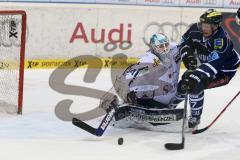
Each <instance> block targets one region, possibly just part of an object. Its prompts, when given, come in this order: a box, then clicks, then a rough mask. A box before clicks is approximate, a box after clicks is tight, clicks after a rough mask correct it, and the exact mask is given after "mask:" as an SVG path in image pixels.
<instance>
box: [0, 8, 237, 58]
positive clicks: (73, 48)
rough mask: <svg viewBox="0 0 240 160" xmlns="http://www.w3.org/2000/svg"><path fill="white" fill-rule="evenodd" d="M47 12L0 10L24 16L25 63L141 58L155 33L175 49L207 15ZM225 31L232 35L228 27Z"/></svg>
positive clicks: (138, 11)
mask: <svg viewBox="0 0 240 160" xmlns="http://www.w3.org/2000/svg"><path fill="white" fill-rule="evenodd" d="M46 6H47V5H46V4H43V5H41V6H40V5H37V4H31V5H29V6H25V5H19V6H13V5H11V6H5V7H3V6H0V9H1V10H5V9H8V10H10V9H16V8H18V9H23V10H25V11H26V13H27V40H26V59H30V60H31V59H65V58H73V57H76V56H80V55H92V56H97V57H100V58H104V57H112V56H114V55H117V54H125V55H127V56H128V57H140V56H141V55H143V54H144V53H145V52H146V51H147V50H148V49H149V46H148V43H149V39H150V37H151V36H152V35H153V34H154V33H157V32H162V33H165V34H166V35H167V36H168V37H169V39H170V40H171V41H173V42H177V43H178V42H180V40H181V36H182V35H183V34H184V33H185V31H186V30H187V29H188V27H189V25H191V24H192V23H195V22H198V21H199V16H200V15H201V14H202V13H203V12H204V11H205V10H206V8H198V9H196V8H177V7H150V6H148V7H134V6H132V7H126V6H120V5H119V6H111V7H110V6H103V5H91V7H89V6H87V5H76V4H74V5H67V6H66V5H61V4H59V5H56V4H55V5H53V6H51V7H49V6H47V7H46ZM232 11H234V12H235V9H234V10H232ZM232 13H233V12H232ZM232 23H233V22H232ZM230 25H232V24H230ZM228 30H229V31H232V30H231V28H230V27H228ZM235 32H238V30H237V28H236V27H235V29H234V31H232V35H233V36H235V37H236V38H237V36H236V33H235ZM237 34H238V33H237ZM236 38H235V39H236ZM0 40H1V41H2V39H0ZM0 43H5V42H0Z"/></svg>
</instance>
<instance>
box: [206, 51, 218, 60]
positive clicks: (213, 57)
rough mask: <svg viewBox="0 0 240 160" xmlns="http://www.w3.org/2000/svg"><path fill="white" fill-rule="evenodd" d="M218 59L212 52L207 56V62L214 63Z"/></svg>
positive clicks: (216, 54)
mask: <svg viewBox="0 0 240 160" xmlns="http://www.w3.org/2000/svg"><path fill="white" fill-rule="evenodd" d="M218 58H219V55H218V53H217V52H215V51H213V52H211V54H210V55H209V56H208V62H211V61H215V60H217V59H218Z"/></svg>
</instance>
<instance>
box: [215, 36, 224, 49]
mask: <svg viewBox="0 0 240 160" xmlns="http://www.w3.org/2000/svg"><path fill="white" fill-rule="evenodd" d="M222 47H223V39H222V38H218V39H214V49H222Z"/></svg>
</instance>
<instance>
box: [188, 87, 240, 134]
mask: <svg viewBox="0 0 240 160" xmlns="http://www.w3.org/2000/svg"><path fill="white" fill-rule="evenodd" d="M239 94H240V91H238V93H237V94H236V95H235V96H234V97H233V98H232V99H231V101H230V102H229V103H228V104H227V105H226V106H225V107H224V108H223V110H222V111H221V112H220V113H219V114H218V115H217V117H216V118H215V119H214V120H213V121H212V122H211V123H210V124H209V125H208V126H207V127H204V128H202V129H197V130H194V131H192V134H199V133H202V132H204V131H206V130H207V129H208V128H210V127H211V126H212V125H213V124H214V123H215V122H216V121H217V119H218V118H219V117H220V116H221V115H222V114H223V112H225V110H226V109H227V108H228V107H229V106H230V104H231V103H232V102H233V101H234V100H235V99H236V98H237V96H238V95H239Z"/></svg>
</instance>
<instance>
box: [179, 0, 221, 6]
mask: <svg viewBox="0 0 240 160" xmlns="http://www.w3.org/2000/svg"><path fill="white" fill-rule="evenodd" d="M180 5H181V6H193V7H222V6H223V1H222V0H180Z"/></svg>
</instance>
